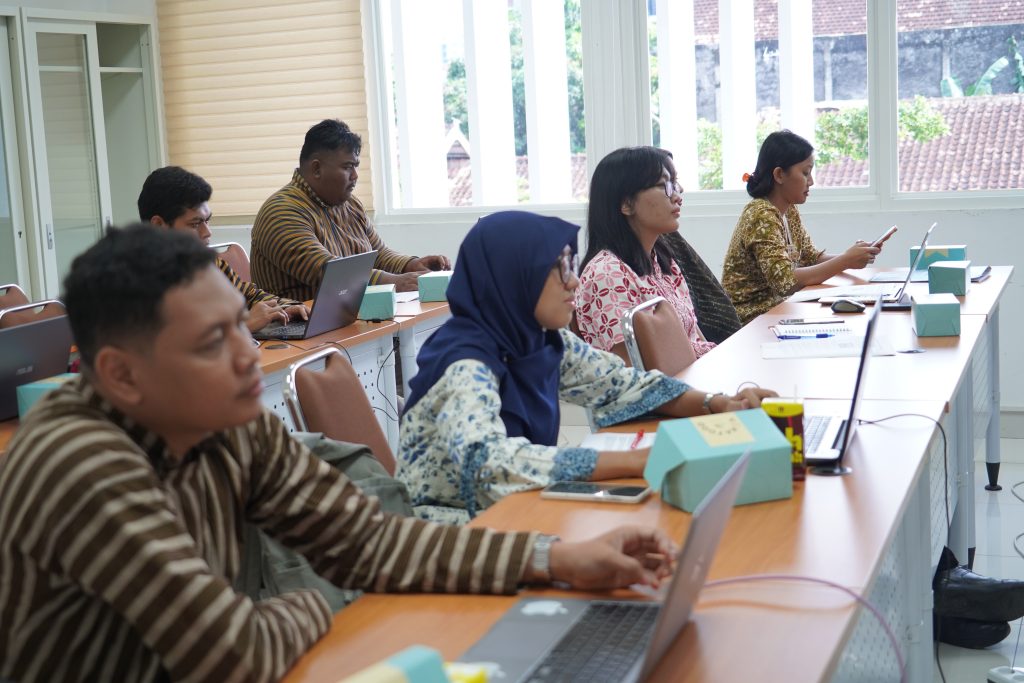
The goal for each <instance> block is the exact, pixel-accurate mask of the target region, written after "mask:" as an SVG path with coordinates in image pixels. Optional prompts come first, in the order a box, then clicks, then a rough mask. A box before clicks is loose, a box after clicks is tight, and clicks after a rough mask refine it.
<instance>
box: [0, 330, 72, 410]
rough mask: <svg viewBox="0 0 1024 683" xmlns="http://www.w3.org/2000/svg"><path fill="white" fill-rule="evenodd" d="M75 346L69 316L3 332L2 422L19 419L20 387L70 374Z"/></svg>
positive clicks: (0, 347) (0, 351)
mask: <svg viewBox="0 0 1024 683" xmlns="http://www.w3.org/2000/svg"><path fill="white" fill-rule="evenodd" d="M73 344H74V340H73V338H72V336H71V325H70V324H69V323H68V317H67V316H66V315H60V316H57V317H55V318H45V319H43V320H38V321H36V322H31V323H25V324H24V325H17V326H15V327H8V328H6V329H3V330H0V420H9V419H11V418H14V417H18V393H17V388H18V387H19V386H21V385H22V384H29V383H31V382H36V381H38V380H41V379H46V378H47V377H53V376H54V375H59V374H61V373H63V372H67V371H68V358H69V357H70V355H71V346H72V345H73Z"/></svg>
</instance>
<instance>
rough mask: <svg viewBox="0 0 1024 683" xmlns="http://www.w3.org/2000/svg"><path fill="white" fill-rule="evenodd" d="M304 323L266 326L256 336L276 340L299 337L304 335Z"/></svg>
mask: <svg viewBox="0 0 1024 683" xmlns="http://www.w3.org/2000/svg"><path fill="white" fill-rule="evenodd" d="M306 324H307V323H306V321H305V320H302V321H300V322H297V323H288V324H287V325H281V326H279V327H278V326H276V325H274V326H271V325H268V326H267V327H264V328H263V329H262V330H260V331H259V332H258V333H257V334H259V335H260V336H261V337H275V338H277V339H289V338H292V337H301V336H303V335H304V334H305V333H306Z"/></svg>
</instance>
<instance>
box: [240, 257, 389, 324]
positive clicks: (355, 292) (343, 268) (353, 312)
mask: <svg viewBox="0 0 1024 683" xmlns="http://www.w3.org/2000/svg"><path fill="white" fill-rule="evenodd" d="M376 260H377V252H376V251H368V252H366V253H365V254H356V255H355V256H343V257H341V258H336V259H332V260H330V261H328V262H327V263H326V264H324V274H323V277H322V278H320V288H319V289H317V292H316V298H315V299H313V308H312V309H310V311H309V320H296V321H292V322H289V323H288V324H287V325H285V324H284V323H271V324H270V325H267V326H266V327H264V328H261V329H259V330H256V331H255V332H253V334H252V336H253V338H254V339H308V338H309V337H315V336H317V335H318V334H323V333H324V332H331V331H333V330H336V329H338V328H339V327H345V326H346V325H351V324H352V323H353V322H354V321H355V319H356V316H358V315H359V305H360V304H361V303H362V302H363V293H364V292H365V291H366V285H367V283H368V282H369V280H370V270H371V269H372V268H373V264H374V262H375V261H376Z"/></svg>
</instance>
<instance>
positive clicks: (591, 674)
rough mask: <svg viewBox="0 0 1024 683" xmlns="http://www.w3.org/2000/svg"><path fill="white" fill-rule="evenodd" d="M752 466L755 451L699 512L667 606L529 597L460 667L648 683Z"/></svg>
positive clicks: (544, 677) (512, 675)
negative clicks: (470, 665)
mask: <svg viewBox="0 0 1024 683" xmlns="http://www.w3.org/2000/svg"><path fill="white" fill-rule="evenodd" d="M749 460H750V451H747V452H746V453H744V454H743V455H742V456H740V458H739V459H738V460H737V461H736V462H735V463H734V464H733V466H732V467H730V468H729V471H728V472H726V473H725V475H724V476H723V477H722V479H721V480H720V481H719V482H718V483H717V484H716V485H715V487H714V488H713V489H711V491H710V492H709V493H708V494H707V496H705V498H704V500H703V501H701V503H700V505H698V506H697V509H696V510H694V511H693V519H692V520H691V522H690V531H689V533H688V534H687V536H686V542H685V544H684V545H683V549H682V551H681V552H680V554H679V557H678V558H677V563H676V569H675V573H674V574H673V576H672V580H671V582H670V583H669V587H668V590H667V592H666V594H665V598H664V601H663V602H661V603H658V602H647V601H635V600H583V599H569V598H545V597H537V598H524V599H523V600H519V601H518V602H516V604H515V605H513V606H512V608H511V609H509V611H508V612H506V613H505V614H504V616H502V618H501V619H500V620H499V621H498V623H497V624H495V625H494V627H493V628H492V629H491V630H490V631H489V632H488V633H487V634H486V635H485V636H484V637H483V638H482V639H481V640H480V641H478V642H477V643H476V645H474V646H473V647H472V648H470V649H469V650H468V651H467V652H466V653H465V654H464V655H462V657H460V661H463V662H477V663H483V664H486V665H490V666H491V667H493V668H496V669H497V671H494V672H492V674H491V678H492V679H494V680H501V681H507V682H508V683H511V682H512V681H531V682H534V681H586V682H587V683H592V682H593V681H642V680H645V679H646V678H647V677H648V676H650V674H651V673H652V672H653V671H654V669H655V668H656V667H657V665H658V663H659V662H660V661H661V658H662V657H663V656H664V654H665V653H666V652H667V651H668V649H669V647H671V645H672V643H674V642H675V640H676V637H677V636H678V635H679V633H680V631H682V630H683V627H684V626H686V623H687V622H688V621H689V619H690V613H691V612H692V611H693V606H694V604H696V602H697V595H698V594H699V593H700V589H701V588H702V587H703V586H704V579H705V578H706V577H707V573H708V568H709V567H710V565H711V560H712V559H713V558H714V554H715V550H716V549H717V548H718V542H719V540H721V538H722V533H723V532H724V530H725V524H726V522H727V521H728V520H729V515H730V513H731V512H732V506H733V503H735V502H736V494H737V493H738V491H739V488H740V484H741V483H742V481H743V474H744V473H745V472H746V470H747V465H748V463H749Z"/></svg>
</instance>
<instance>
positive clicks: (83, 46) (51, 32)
mask: <svg viewBox="0 0 1024 683" xmlns="http://www.w3.org/2000/svg"><path fill="white" fill-rule="evenodd" d="M23 22H24V23H23V27H24V35H25V65H26V71H27V81H28V96H29V108H30V120H31V130H32V147H33V155H34V162H35V164H34V165H35V180H36V188H37V193H38V202H39V230H40V231H41V234H40V235H39V236H38V240H39V244H40V245H41V246H42V251H43V258H42V265H43V278H42V280H43V285H44V288H45V293H46V296H48V297H56V296H59V294H60V289H61V281H62V280H63V278H64V276H65V275H66V274H67V272H68V270H69V268H70V266H71V261H72V260H74V258H75V256H77V255H78V254H80V253H81V252H82V251H84V250H85V249H87V248H88V247H89V246H90V245H92V243H93V242H95V241H96V240H97V239H98V238H99V237H100V235H101V234H102V231H103V229H104V226H106V225H109V224H110V220H111V219H110V216H111V199H110V176H109V173H108V169H107V152H106V150H107V141H106V131H105V127H104V124H103V98H102V91H101V86H100V76H99V53H98V50H97V41H96V28H95V25H94V24H93V23H91V22H75V21H65V20H55V19H49V18H39V17H31V16H25V15H23Z"/></svg>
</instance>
